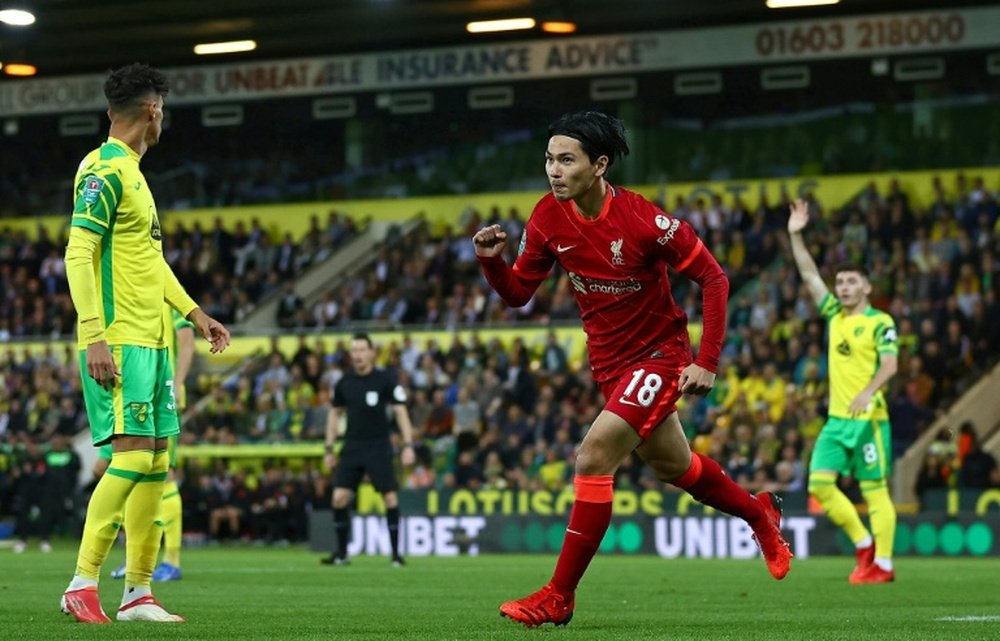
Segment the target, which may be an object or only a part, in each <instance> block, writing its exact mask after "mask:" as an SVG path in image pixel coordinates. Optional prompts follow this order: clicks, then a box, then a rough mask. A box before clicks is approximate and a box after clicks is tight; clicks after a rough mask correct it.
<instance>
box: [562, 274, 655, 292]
mask: <svg viewBox="0 0 1000 641" xmlns="http://www.w3.org/2000/svg"><path fill="white" fill-rule="evenodd" d="M567 276H569V282H571V283H572V284H573V289H575V290H576V291H578V292H580V293H581V294H611V295H612V296H621V295H622V294H629V293H632V292H638V291H641V290H642V283H641V282H639V281H637V280H632V279H631V278H630V279H628V280H607V279H604V278H588V277H586V276H581V275H580V274H577V273H576V272H569V273H568V274H567Z"/></svg>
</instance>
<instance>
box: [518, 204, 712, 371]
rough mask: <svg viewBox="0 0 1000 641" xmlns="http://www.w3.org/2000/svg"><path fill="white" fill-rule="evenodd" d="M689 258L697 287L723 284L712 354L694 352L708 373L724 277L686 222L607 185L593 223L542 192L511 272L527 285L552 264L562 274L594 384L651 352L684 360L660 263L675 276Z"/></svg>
mask: <svg viewBox="0 0 1000 641" xmlns="http://www.w3.org/2000/svg"><path fill="white" fill-rule="evenodd" d="M705 257H707V261H706V258H705ZM696 259H698V260H697V267H698V269H697V273H696V274H688V275H689V277H692V278H694V279H695V280H698V281H699V282H701V281H704V280H712V281H716V280H718V277H721V280H722V281H723V285H724V288H723V291H722V295H721V309H722V317H721V320H722V323H719V322H718V321H719V320H720V319H718V318H715V319H714V322H713V325H720V327H719V328H718V330H717V332H716V333H719V334H720V335H719V336H717V337H712V339H713V343H717V344H713V345H712V346H711V349H710V350H707V351H708V352H714V353H706V354H705V356H706V361H705V362H704V363H702V362H701V361H702V360H703V359H702V358H701V355H699V365H702V366H703V367H708V368H709V369H711V370H712V371H714V369H715V366H716V365H717V359H718V353H719V348H720V347H721V339H722V336H721V332H722V331H724V318H725V300H726V293H728V282H727V281H725V274H724V273H723V272H722V269H721V267H719V265H718V263H717V262H716V261H715V260H714V259H713V258H712V257H711V254H709V253H708V251H707V250H705V249H704V245H703V244H702V242H701V240H700V239H699V238H698V236H697V235H696V234H695V232H694V230H693V229H692V228H691V227H690V225H688V224H687V223H686V222H684V221H682V220H680V219H678V218H673V217H671V216H668V215H667V214H665V213H664V212H663V211H662V210H661V209H659V208H658V207H657V206H656V205H654V204H653V203H651V202H649V201H648V200H646V199H645V198H643V197H642V196H640V195H639V194H636V193H634V192H631V191H628V190H626V189H621V188H617V187H613V186H611V185H608V190H607V195H606V197H605V201H604V207H603V209H602V211H601V213H600V215H599V216H598V217H597V218H595V219H593V220H590V219H587V218H584V217H583V216H581V215H580V214H579V213H577V211H576V206H575V204H574V203H573V202H572V201H563V202H561V201H558V200H556V198H555V197H554V196H553V195H552V194H551V193H549V194H547V195H546V196H545V197H544V198H542V199H541V200H540V201H539V202H538V204H537V205H536V206H535V209H534V211H533V212H532V214H531V218H530V219H529V220H528V223H527V225H526V227H525V230H524V236H523V237H522V239H521V246H520V249H519V253H518V257H517V260H516V262H515V263H514V269H513V272H514V275H515V276H517V277H519V278H518V280H521V281H529V282H532V281H533V282H535V283H537V282H539V281H541V280H542V279H544V278H545V277H546V276H547V275H548V273H549V270H550V269H551V268H552V264H553V263H554V262H558V263H559V264H560V265H561V266H562V267H563V269H564V270H565V271H566V272H567V274H568V276H569V279H570V282H571V283H572V286H573V293H574V295H575V296H576V301H577V304H578V305H579V307H580V317H581V319H582V320H583V327H584V330H585V331H586V333H587V346H588V348H589V351H590V361H591V366H592V367H593V370H594V379H595V380H596V381H597V382H599V383H601V382H604V381H607V380H610V379H612V378H615V377H617V376H621V375H622V373H623V372H624V370H625V369H626V368H628V367H629V365H631V364H633V363H635V362H637V361H638V360H641V359H643V358H648V357H650V356H653V355H654V353H655V352H659V353H660V354H655V355H656V356H662V357H665V358H669V359H676V360H677V362H678V363H679V364H685V365H686V364H687V363H690V362H691V343H690V339H689V337H688V332H687V316H686V315H685V313H684V310H683V309H681V308H680V307H679V306H678V305H677V304H676V303H675V302H674V299H673V296H672V294H671V292H670V281H669V280H668V278H667V266H670V267H672V268H674V269H675V270H677V271H679V272H681V271H684V269H685V268H686V267H688V266H689V265H691V266H692V267H693V265H692V263H694V262H696ZM708 263H710V264H708ZM716 289H718V288H716ZM532 291H533V290H532ZM502 293H503V292H501V294H502ZM715 316H718V314H715ZM707 324H708V319H707V318H706V325H707ZM713 329H715V328H714V327H713Z"/></svg>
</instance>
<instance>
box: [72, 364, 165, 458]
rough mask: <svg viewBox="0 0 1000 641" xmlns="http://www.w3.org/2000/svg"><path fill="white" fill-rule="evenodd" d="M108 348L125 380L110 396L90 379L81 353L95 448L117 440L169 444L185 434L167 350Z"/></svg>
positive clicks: (86, 398)
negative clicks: (165, 440)
mask: <svg viewBox="0 0 1000 641" xmlns="http://www.w3.org/2000/svg"><path fill="white" fill-rule="evenodd" d="M109 347H110V349H111V356H112V358H113V359H114V361H115V365H116V366H117V367H118V371H119V372H121V378H119V379H118V380H117V381H116V384H115V386H114V388H112V389H110V390H106V389H104V388H103V387H101V386H100V385H98V384H97V381H95V380H94V379H92V378H91V377H90V375H89V374H87V352H86V351H85V350H81V351H80V353H79V359H80V378H81V380H82V381H83V402H84V405H85V406H86V408H87V418H88V419H89V420H90V438H91V441H92V442H93V444H94V445H97V446H100V445H104V444H105V443H109V442H110V441H111V439H112V437H114V436H150V437H153V438H167V437H168V436H174V435H176V434H178V433H180V423H179V421H178V420H177V403H176V401H175V400H174V373H173V368H172V367H171V366H170V359H169V357H168V355H167V350H166V348H162V349H153V348H150V347H137V346H135V345H111V346H109Z"/></svg>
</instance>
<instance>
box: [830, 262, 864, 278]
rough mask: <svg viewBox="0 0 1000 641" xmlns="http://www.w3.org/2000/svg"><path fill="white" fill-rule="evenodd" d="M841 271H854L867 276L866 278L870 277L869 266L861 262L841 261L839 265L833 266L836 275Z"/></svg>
mask: <svg viewBox="0 0 1000 641" xmlns="http://www.w3.org/2000/svg"><path fill="white" fill-rule="evenodd" d="M841 272H854V273H856V274H861V275H862V276H864V277H865V279H866V280H867V279H868V268H867V267H865V266H864V265H862V264H861V263H855V262H852V261H847V262H844V263H840V264H839V265H837V266H836V267H834V268H833V274H834V276H836V275H837V274H839V273H841Z"/></svg>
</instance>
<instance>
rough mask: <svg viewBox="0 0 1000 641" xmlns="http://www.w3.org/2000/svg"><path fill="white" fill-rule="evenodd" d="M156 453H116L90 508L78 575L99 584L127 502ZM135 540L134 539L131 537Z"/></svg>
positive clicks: (143, 451) (77, 563)
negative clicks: (102, 569) (102, 566)
mask: <svg viewBox="0 0 1000 641" xmlns="http://www.w3.org/2000/svg"><path fill="white" fill-rule="evenodd" d="M153 458H154V457H153V452H151V451H150V450H131V451H128V452H114V453H113V454H112V455H111V464H110V465H109V466H108V470H107V472H106V473H105V474H104V476H102V477H101V480H100V481H98V483H97V487H95V488H94V493H93V495H91V497H90V503H89V504H88V505H87V520H86V522H85V523H84V526H83V539H82V540H81V541H80V554H79V556H78V557H77V561H76V575H77V576H80V577H84V578H87V579H92V580H94V581H97V580H98V578H99V576H100V572H101V565H103V564H104V560H105V559H106V558H107V556H108V551H109V550H110V549H111V545H112V544H113V543H114V541H115V538H116V537H117V536H118V530H119V529H120V528H121V525H122V511H123V510H124V508H125V503H126V500H127V499H128V498H129V496H131V495H132V494H134V493H135V492H134V490H135V489H138V486H139V485H141V483H140V481H142V480H143V479H144V478H145V477H146V475H147V474H148V473H149V472H150V470H151V468H152V466H153ZM130 538H131V537H130Z"/></svg>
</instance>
